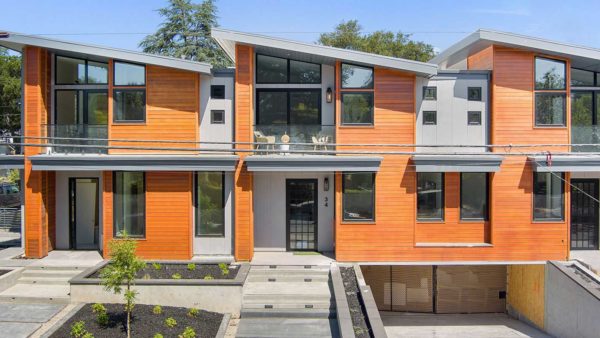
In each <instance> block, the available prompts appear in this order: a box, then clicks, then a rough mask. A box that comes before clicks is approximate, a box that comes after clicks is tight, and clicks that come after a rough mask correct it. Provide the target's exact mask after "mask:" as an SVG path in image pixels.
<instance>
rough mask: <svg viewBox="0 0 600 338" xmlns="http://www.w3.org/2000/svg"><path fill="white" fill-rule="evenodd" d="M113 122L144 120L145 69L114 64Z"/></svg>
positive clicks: (133, 65) (131, 65) (125, 64)
mask: <svg viewBox="0 0 600 338" xmlns="http://www.w3.org/2000/svg"><path fill="white" fill-rule="evenodd" d="M114 68H115V69H114V74H115V79H114V85H115V89H114V91H113V111H114V113H113V122H144V121H145V120H146V88H144V87H145V86H146V67H145V66H143V65H137V64H133V63H125V62H115V63H114Z"/></svg>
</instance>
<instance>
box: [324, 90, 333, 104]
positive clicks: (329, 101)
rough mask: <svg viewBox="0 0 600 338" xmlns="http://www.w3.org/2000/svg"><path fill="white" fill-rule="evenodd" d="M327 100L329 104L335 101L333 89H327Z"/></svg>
mask: <svg viewBox="0 0 600 338" xmlns="http://www.w3.org/2000/svg"><path fill="white" fill-rule="evenodd" d="M325 100H326V101H327V103H331V101H333V90H331V87H329V88H327V93H326V94H325Z"/></svg>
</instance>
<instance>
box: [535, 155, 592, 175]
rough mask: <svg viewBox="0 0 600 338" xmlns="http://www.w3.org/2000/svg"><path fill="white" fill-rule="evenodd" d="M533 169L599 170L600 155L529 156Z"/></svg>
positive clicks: (561, 170) (560, 170)
mask: <svg viewBox="0 0 600 338" xmlns="http://www.w3.org/2000/svg"><path fill="white" fill-rule="evenodd" d="M528 159H529V161H530V162H531V164H532V166H533V170H534V171H537V172H545V173H548V172H599V171H600V155H584V154H581V155H579V154H573V155H555V154H553V155H552V157H551V158H550V161H549V160H548V158H547V156H546V155H535V156H529V157H528Z"/></svg>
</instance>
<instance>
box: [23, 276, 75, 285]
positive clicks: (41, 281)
mask: <svg viewBox="0 0 600 338" xmlns="http://www.w3.org/2000/svg"><path fill="white" fill-rule="evenodd" d="M70 279H71V277H21V278H19V280H18V281H17V283H19V284H38V285H68V284H69V280H70Z"/></svg>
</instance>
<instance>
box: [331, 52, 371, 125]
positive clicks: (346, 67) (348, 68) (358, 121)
mask: <svg viewBox="0 0 600 338" xmlns="http://www.w3.org/2000/svg"><path fill="white" fill-rule="evenodd" d="M340 73H341V74H340V77H341V83H342V89H343V91H342V93H341V99H342V107H341V108H342V118H341V120H342V121H341V122H342V125H373V124H374V123H375V117H374V107H375V99H374V95H375V93H374V90H373V89H374V86H375V78H374V75H375V71H374V69H373V68H370V67H363V66H357V65H350V64H346V63H342V70H341V72H340Z"/></svg>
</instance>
